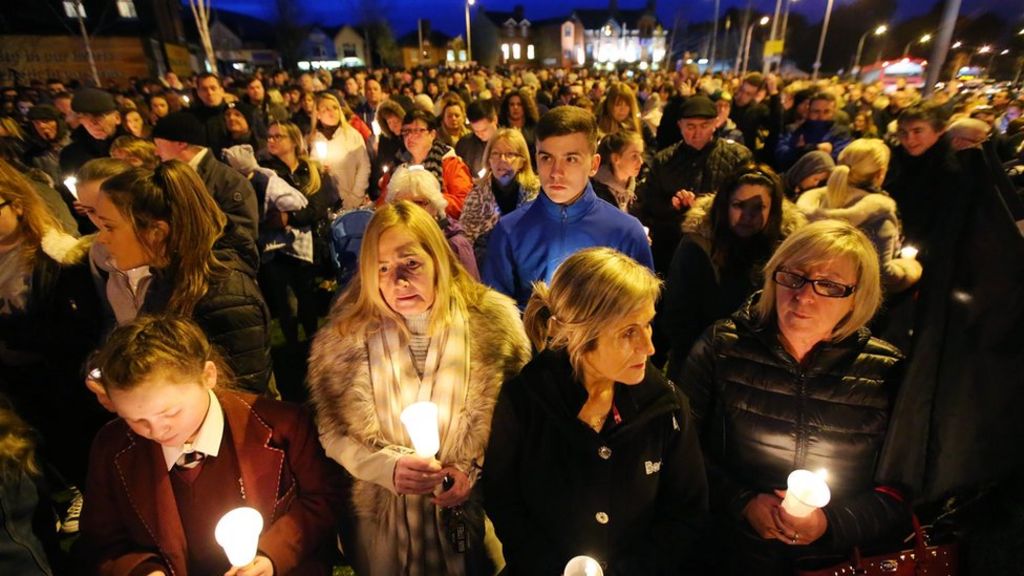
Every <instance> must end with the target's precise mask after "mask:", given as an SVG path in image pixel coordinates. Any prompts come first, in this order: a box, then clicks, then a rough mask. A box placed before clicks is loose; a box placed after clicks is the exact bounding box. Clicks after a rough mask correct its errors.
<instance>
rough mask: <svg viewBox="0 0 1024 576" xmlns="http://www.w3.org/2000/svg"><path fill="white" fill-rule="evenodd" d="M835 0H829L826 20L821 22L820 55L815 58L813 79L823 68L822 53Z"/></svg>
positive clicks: (816, 77) (815, 78)
mask: <svg viewBox="0 0 1024 576" xmlns="http://www.w3.org/2000/svg"><path fill="white" fill-rule="evenodd" d="M833 1H834V0H828V5H827V6H826V8H825V20H824V21H823V22H822V24H821V36H820V37H819V38H818V55H817V56H815V58H814V73H813V74H812V75H811V79H812V80H817V79H818V70H819V69H820V68H821V53H822V51H824V50H825V36H826V35H827V34H828V21H829V20H830V19H831V18H832V4H833Z"/></svg>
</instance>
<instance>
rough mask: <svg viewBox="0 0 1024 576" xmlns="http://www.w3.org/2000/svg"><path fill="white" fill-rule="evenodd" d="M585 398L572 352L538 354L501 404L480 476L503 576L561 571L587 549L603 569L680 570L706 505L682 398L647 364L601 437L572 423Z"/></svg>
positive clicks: (619, 389) (619, 398) (619, 393)
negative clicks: (498, 545) (501, 558)
mask: <svg viewBox="0 0 1024 576" xmlns="http://www.w3.org/2000/svg"><path fill="white" fill-rule="evenodd" d="M586 398H587V393H586V391H585V390H584V388H583V386H582V385H581V384H579V383H578V382H577V380H576V379H575V378H574V377H573V374H572V369H571V367H570V364H569V359H568V355H567V354H566V353H565V352H564V351H563V352H543V353H540V354H539V355H537V356H536V357H534V359H533V360H532V361H531V362H530V363H529V364H527V365H526V366H525V367H524V368H523V370H522V372H521V373H520V374H519V376H517V377H516V378H513V379H512V380H511V381H509V382H507V383H506V384H505V385H504V386H503V387H502V390H501V394H500V396H499V397H498V403H497V406H496V408H495V412H494V420H493V422H492V424H491V438H490V443H489V445H488V447H487V453H486V460H485V462H486V467H485V470H484V475H483V488H484V499H485V500H484V507H485V508H486V510H487V513H488V515H489V516H490V518H491V519H492V520H493V522H494V526H495V530H496V531H497V535H498V538H500V539H501V541H502V544H503V547H504V554H505V560H506V562H507V567H506V574H508V575H509V576H515V575H519V574H528V575H530V576H547V575H552V576H553V575H558V574H561V573H562V570H563V568H564V567H565V564H566V563H567V562H568V561H569V559H570V558H572V557H574V556H577V555H581V554H586V555H588V556H591V557H594V558H595V559H597V560H598V561H600V562H602V563H603V564H604V565H605V566H606V567H605V572H604V573H605V574H607V575H609V576H612V575H634V574H635V575H657V574H678V573H679V569H680V566H681V564H682V562H683V560H684V559H685V558H686V557H687V552H689V551H690V549H691V548H690V546H689V545H690V544H692V543H693V542H694V541H695V540H696V534H697V531H698V526H699V525H700V524H701V522H702V520H703V518H704V514H705V510H706V508H707V484H706V483H705V478H704V467H703V463H702V459H701V455H700V449H699V447H698V445H697V437H696V430H695V429H694V427H693V425H692V422H691V420H690V418H689V417H688V407H687V403H686V400H685V398H683V396H682V395H681V394H680V393H679V392H678V391H677V390H675V389H674V387H673V386H672V385H671V384H670V383H668V382H667V381H666V380H665V379H664V377H663V376H661V374H660V372H658V371H657V370H656V369H655V368H654V367H653V366H651V365H648V367H647V376H646V378H645V379H644V381H643V382H641V383H640V384H638V385H636V386H625V385H622V384H616V385H615V400H614V403H615V404H614V405H615V407H616V409H617V410H618V412H619V415H620V416H621V423H618V424H616V423H615V422H614V419H613V416H609V418H608V421H607V422H606V424H605V427H604V429H603V430H602V432H601V433H600V434H598V433H596V432H594V431H593V430H592V429H591V428H590V427H588V426H587V425H586V424H584V423H583V422H581V421H580V420H578V419H577V417H576V415H577V414H578V413H579V410H580V409H581V408H582V406H583V403H584V402H585V401H586Z"/></svg>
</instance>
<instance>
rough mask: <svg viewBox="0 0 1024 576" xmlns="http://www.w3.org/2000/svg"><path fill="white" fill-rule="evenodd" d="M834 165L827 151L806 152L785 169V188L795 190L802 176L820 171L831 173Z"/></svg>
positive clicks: (801, 180) (802, 178)
mask: <svg viewBox="0 0 1024 576" xmlns="http://www.w3.org/2000/svg"><path fill="white" fill-rule="evenodd" d="M835 167H836V163H835V161H833V160H832V157H831V156H829V155H828V154H827V153H825V152H822V151H821V150H814V151H813V152H808V153H807V154H804V155H803V156H801V157H800V159H799V160H797V161H796V164H793V166H792V167H790V169H789V170H786V175H785V180H786V188H787V189H788V190H796V187H797V186H799V185H800V183H801V182H803V180H804V178H807V177H808V176H812V175H814V174H820V173H822V172H828V173H831V172H832V170H834V169H835Z"/></svg>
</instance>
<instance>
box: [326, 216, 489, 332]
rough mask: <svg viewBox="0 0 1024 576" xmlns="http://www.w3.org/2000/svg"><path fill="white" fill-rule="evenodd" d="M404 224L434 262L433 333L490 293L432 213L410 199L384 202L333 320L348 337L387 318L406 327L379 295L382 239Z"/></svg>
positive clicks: (370, 224) (361, 248)
mask: <svg viewBox="0 0 1024 576" xmlns="http://www.w3.org/2000/svg"><path fill="white" fill-rule="evenodd" d="M396 226H401V227H402V228H404V229H405V230H406V231H407V232H409V234H411V235H412V236H413V238H415V239H416V241H417V242H418V243H419V245H420V248H421V249H422V250H423V251H424V252H426V254H427V257H429V258H430V259H431V261H432V262H433V264H434V304H433V306H431V309H430V330H431V332H434V331H435V330H439V329H441V328H442V327H443V326H446V325H448V324H450V323H451V322H452V319H453V318H454V311H456V310H460V311H463V312H464V311H465V310H467V309H468V307H469V306H470V305H472V304H475V303H477V302H479V301H480V300H481V299H482V298H483V296H484V294H485V293H486V292H487V287H486V286H484V285H483V284H480V283H479V282H477V281H476V280H474V279H473V277H472V276H470V275H469V273H468V272H466V270H465V269H464V268H463V267H462V264H461V263H460V262H459V259H458V258H456V257H455V254H454V253H453V252H452V250H451V248H450V247H449V246H448V240H446V239H445V237H444V233H443V232H441V227H440V226H438V225H437V222H436V221H435V220H434V218H433V217H431V216H430V214H427V211H426V210H424V209H423V208H420V207H419V206H417V205H415V204H413V203H412V202H408V201H405V200H403V201H401V202H396V203H394V204H385V205H384V206H381V207H380V208H377V210H376V211H375V212H374V213H373V218H371V219H370V223H369V224H368V225H367V227H366V232H365V234H364V235H363V244H362V246H361V247H360V249H359V272H358V274H357V275H356V276H355V277H354V278H353V279H352V282H351V283H350V284H349V286H348V288H346V289H345V291H344V292H343V293H342V294H341V297H340V298H339V300H338V303H337V304H335V307H334V310H333V311H332V316H333V315H334V314H337V318H335V319H333V322H334V324H335V328H336V329H337V330H338V331H339V333H340V334H341V335H342V336H343V337H350V336H351V335H353V334H359V335H363V336H365V335H366V334H368V333H370V332H374V331H376V330H377V328H378V327H379V325H380V322H381V321H382V320H384V319H390V320H392V321H394V322H395V323H396V324H397V325H398V326H399V327H400V328H401V329H403V330H404V329H405V322H404V320H403V319H402V316H401V315H400V314H398V313H397V312H395V311H394V310H392V309H391V307H389V306H388V305H387V302H385V301H384V297H383V296H381V293H380V277H379V272H378V259H379V256H378V253H379V247H380V237H381V236H382V235H383V234H384V232H386V231H387V230H389V229H391V228H393V227H396Z"/></svg>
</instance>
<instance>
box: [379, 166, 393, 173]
mask: <svg viewBox="0 0 1024 576" xmlns="http://www.w3.org/2000/svg"><path fill="white" fill-rule="evenodd" d="M390 169H391V166H388V165H387V164H385V165H384V168H382V169H381V172H383V173H385V174H387V173H388V170H390Z"/></svg>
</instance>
